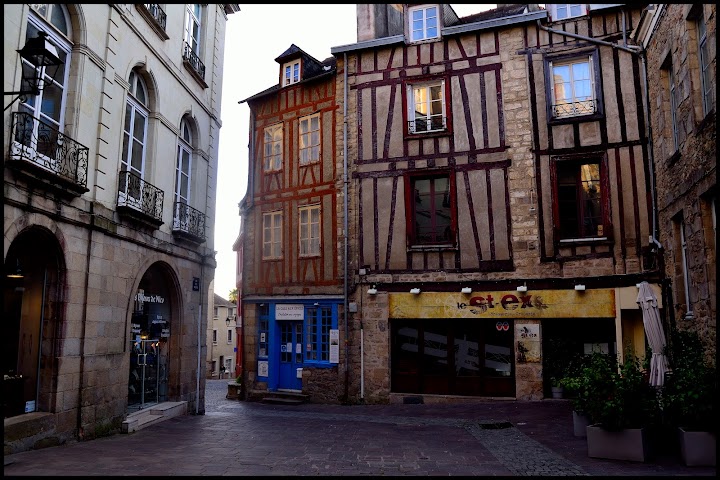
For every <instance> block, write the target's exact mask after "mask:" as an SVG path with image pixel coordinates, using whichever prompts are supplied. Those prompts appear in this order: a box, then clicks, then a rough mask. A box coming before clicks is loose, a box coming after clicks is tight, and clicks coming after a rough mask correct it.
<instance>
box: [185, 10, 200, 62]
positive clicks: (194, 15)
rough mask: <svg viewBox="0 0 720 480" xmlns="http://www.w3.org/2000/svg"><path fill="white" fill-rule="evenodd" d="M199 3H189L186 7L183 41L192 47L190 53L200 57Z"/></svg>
mask: <svg viewBox="0 0 720 480" xmlns="http://www.w3.org/2000/svg"><path fill="white" fill-rule="evenodd" d="M201 11H202V10H201V7H200V4H198V3H189V4H187V5H186V7H185V35H184V37H183V40H185V43H187V44H188V45H189V46H190V51H192V52H193V53H194V54H195V55H200V15H201Z"/></svg>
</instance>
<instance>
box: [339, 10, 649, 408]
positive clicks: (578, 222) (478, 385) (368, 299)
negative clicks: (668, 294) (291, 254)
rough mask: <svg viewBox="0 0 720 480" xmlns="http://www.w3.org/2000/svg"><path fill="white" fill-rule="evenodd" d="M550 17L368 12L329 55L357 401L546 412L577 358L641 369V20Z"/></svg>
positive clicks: (644, 184)
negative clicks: (636, 38) (627, 358)
mask: <svg viewBox="0 0 720 480" xmlns="http://www.w3.org/2000/svg"><path fill="white" fill-rule="evenodd" d="M548 8H549V10H545V9H543V8H540V7H539V6H538V5H536V4H527V5H525V4H521V5H517V4H513V5H501V6H499V8H496V9H493V10H490V11H487V12H481V13H478V14H476V15H471V16H468V17H463V18H458V16H457V15H456V14H455V12H454V11H453V9H452V8H451V7H450V6H449V5H446V4H440V5H439V4H413V5H400V4H392V5H370V4H362V5H358V7H357V12H358V13H357V18H358V27H357V28H358V42H357V43H355V44H350V45H343V46H339V47H333V48H332V49H331V52H332V53H333V55H335V57H336V58H337V71H338V74H337V85H338V86H337V98H338V104H339V111H342V112H343V117H342V118H338V129H337V132H336V138H337V139H338V141H337V144H338V150H337V151H338V165H340V164H341V163H342V162H347V164H348V165H349V166H350V167H349V183H348V185H349V187H348V188H349V191H348V199H349V203H350V206H349V210H348V214H347V218H348V221H349V228H348V230H347V238H348V239H349V249H348V251H349V256H348V258H347V262H348V271H349V272H350V275H349V285H350V286H349V288H348V306H349V309H348V318H349V320H348V323H349V325H350V327H349V329H348V337H347V341H348V344H349V353H348V358H349V360H350V372H351V374H350V380H349V382H350V387H349V391H350V398H351V399H353V400H361V401H365V402H371V403H373V402H396V401H397V402H402V401H405V400H407V398H408V397H413V396H415V397H417V396H422V397H423V401H425V402H430V401H445V400H446V399H447V398H449V397H460V398H462V397H509V398H517V399H521V400H529V399H539V398H543V397H544V396H548V395H549V391H550V377H551V376H552V375H558V374H560V372H559V371H553V370H552V367H551V363H550V361H551V360H552V361H554V363H555V364H556V365H557V364H558V363H560V362H561V361H562V355H563V354H567V353H568V352H572V353H576V354H578V355H580V354H583V353H587V352H590V351H592V350H595V349H600V350H602V351H606V352H610V353H618V354H619V355H620V356H621V357H622V356H623V355H624V354H626V353H631V354H634V355H638V356H640V357H642V356H643V355H644V353H645V334H644V330H643V323H642V316H641V314H640V311H639V309H638V306H637V304H636V297H637V292H638V290H637V287H636V285H637V284H639V283H640V282H642V281H648V282H649V283H650V284H651V286H652V288H653V290H654V291H655V292H656V294H657V295H658V296H659V297H660V293H661V290H660V275H661V272H660V269H659V267H658V262H657V252H656V250H654V249H653V247H654V245H655V242H654V239H655V232H654V230H653V229H652V225H651V223H652V222H651V216H652V202H651V201H650V198H651V197H650V196H649V195H648V194H646V192H648V191H649V188H648V187H649V185H650V177H649V168H650V167H649V158H650V157H649V144H648V136H647V129H646V127H647V123H646V119H645V106H644V100H645V84H644V83H643V81H642V75H640V74H639V72H641V69H642V60H641V55H640V54H639V50H640V49H639V48H638V47H637V46H635V45H632V44H631V35H632V33H633V31H634V29H635V28H636V26H637V24H638V21H639V19H640V16H641V11H642V6H629V5H565V6H562V5H551V6H548ZM627 72H630V73H633V74H627ZM345 126H346V128H342V127H345ZM338 169H339V168H338Z"/></svg>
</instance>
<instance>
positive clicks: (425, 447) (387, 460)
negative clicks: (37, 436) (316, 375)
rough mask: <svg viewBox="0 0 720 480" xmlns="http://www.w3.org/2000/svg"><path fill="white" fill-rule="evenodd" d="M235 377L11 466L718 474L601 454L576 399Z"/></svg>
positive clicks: (665, 458)
mask: <svg viewBox="0 0 720 480" xmlns="http://www.w3.org/2000/svg"><path fill="white" fill-rule="evenodd" d="M226 385H227V380H208V386H207V398H206V414H205V415H200V416H194V415H188V416H185V417H178V418H173V419H171V420H168V421H166V422H163V423H161V424H158V425H157V426H153V427H150V428H147V429H144V430H141V431H138V432H136V433H134V434H129V435H122V434H118V435H114V436H112V437H107V438H100V439H97V440H92V441H88V442H79V443H72V444H69V445H64V446H60V447H51V448H45V449H41V450H35V451H30V452H22V453H18V454H14V455H9V456H7V457H6V458H5V461H6V463H7V462H8V461H10V462H12V463H11V464H9V465H6V466H5V475H6V476H20V475H38V476H45V475H48V476H49V475H82V476H85V475H113V476H114V475H129V476H134V475H143V476H148V475H150V476H153V475H162V476H167V475H201V476H209V475H253V476H265V475H292V476H296V475H303V476H304V475H336V476H342V475H443V476H446V475H453V476H456V475H471V476H480V475H482V476H485V475H504V476H508V475H532V476H550V475H552V476H555V475H591V476H598V475H608V476H617V475H623V476H625V475H634V476H666V475H683V476H715V474H716V469H715V468H714V467H685V466H684V465H682V464H681V463H680V460H679V459H678V458H677V457H676V456H675V455H672V454H665V455H659V456H657V457H656V458H654V459H653V460H652V461H650V462H647V463H637V462H626V461H614V460H601V459H594V458H590V457H588V456H587V444H586V441H585V439H584V438H576V437H574V436H573V433H572V415H571V406H570V404H569V402H568V401H566V400H542V401H537V402H515V401H496V402H482V403H475V404H454V405H353V406H343V405H314V404H304V405H299V406H275V405H266V404H260V403H248V402H239V401H235V400H226V399H225V398H224V396H225V393H226V392H227V386H226ZM506 422H510V423H511V424H512V426H510V427H509V428H502V427H508V425H507V424H506Z"/></svg>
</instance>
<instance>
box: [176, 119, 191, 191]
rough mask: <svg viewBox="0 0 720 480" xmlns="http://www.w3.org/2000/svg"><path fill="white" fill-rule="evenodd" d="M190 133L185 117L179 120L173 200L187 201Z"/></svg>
mask: <svg viewBox="0 0 720 480" xmlns="http://www.w3.org/2000/svg"><path fill="white" fill-rule="evenodd" d="M192 150H193V149H192V134H191V130H190V125H189V124H188V121H187V119H185V118H183V119H182V120H181V121H180V138H179V139H178V153H177V166H176V168H175V202H176V203H185V204H187V203H189V198H190V169H191V168H192Z"/></svg>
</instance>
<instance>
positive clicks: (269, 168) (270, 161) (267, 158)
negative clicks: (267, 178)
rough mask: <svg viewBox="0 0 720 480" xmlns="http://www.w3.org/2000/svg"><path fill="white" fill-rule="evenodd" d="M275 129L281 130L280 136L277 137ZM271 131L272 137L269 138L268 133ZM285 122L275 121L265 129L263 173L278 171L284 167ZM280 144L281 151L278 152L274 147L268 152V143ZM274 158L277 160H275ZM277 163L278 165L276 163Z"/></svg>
mask: <svg viewBox="0 0 720 480" xmlns="http://www.w3.org/2000/svg"><path fill="white" fill-rule="evenodd" d="M275 131H279V132H280V138H279V139H276V138H275ZM269 132H271V133H270V139H269V140H268V133H269ZM283 135H284V133H283V124H282V123H275V124H273V125H268V126H267V127H265V128H264V129H263V173H276V172H279V171H281V170H282V169H283V153H284V148H285V147H284V137H283ZM275 144H278V145H279V147H280V152H279V153H276V152H275V151H274V150H275V149H274V148H272V149H271V150H272V151H271V152H270V154H268V149H267V148H268V145H273V147H274V145H275ZM274 160H276V161H275V162H274ZM275 164H277V166H276V165H275Z"/></svg>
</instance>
